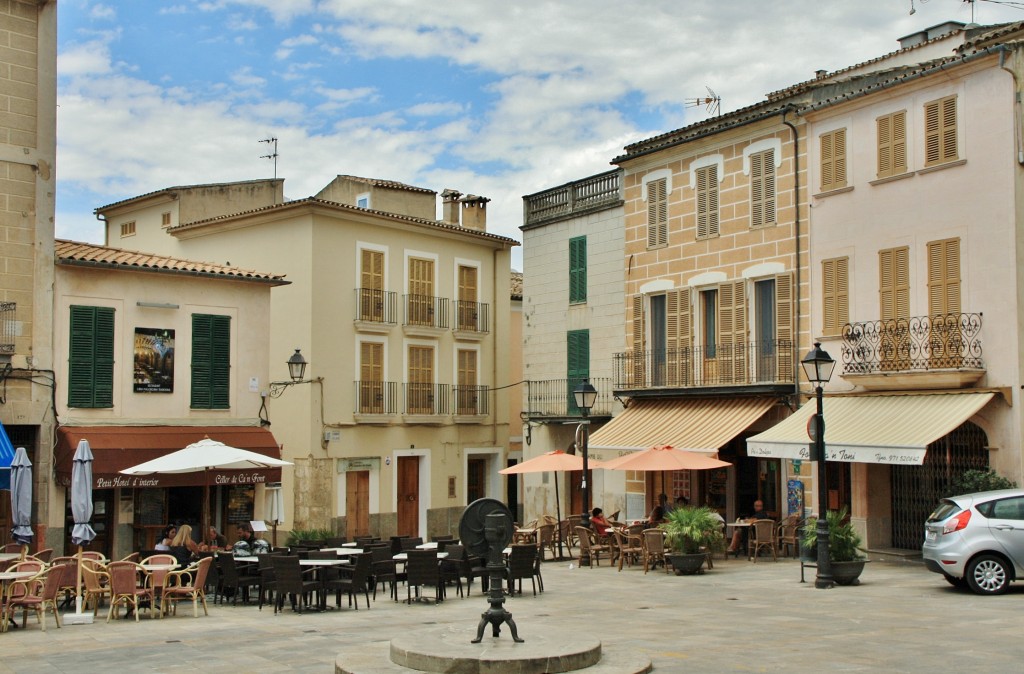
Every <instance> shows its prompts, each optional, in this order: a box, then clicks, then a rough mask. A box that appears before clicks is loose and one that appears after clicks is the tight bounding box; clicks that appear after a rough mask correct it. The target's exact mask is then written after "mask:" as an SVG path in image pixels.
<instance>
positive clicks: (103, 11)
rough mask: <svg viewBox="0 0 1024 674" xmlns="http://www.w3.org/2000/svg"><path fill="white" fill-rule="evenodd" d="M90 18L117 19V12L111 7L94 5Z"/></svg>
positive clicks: (90, 11)
mask: <svg viewBox="0 0 1024 674" xmlns="http://www.w3.org/2000/svg"><path fill="white" fill-rule="evenodd" d="M89 16H90V17H91V18H93V19H115V18H117V12H116V11H114V8H113V7H111V6H110V5H93V6H92V9H90V10H89Z"/></svg>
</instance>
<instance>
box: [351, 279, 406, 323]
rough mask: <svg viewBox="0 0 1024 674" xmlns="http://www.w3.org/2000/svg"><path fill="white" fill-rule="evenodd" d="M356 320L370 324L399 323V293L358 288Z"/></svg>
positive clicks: (356, 291)
mask: <svg viewBox="0 0 1024 674" xmlns="http://www.w3.org/2000/svg"><path fill="white" fill-rule="evenodd" d="M355 293H356V320H357V321H366V322H368V323H388V324H391V325H394V324H396V323H398V308H397V302H396V300H397V297H398V294H397V293H393V292H387V291H384V290H370V289H369V288H356V290H355Z"/></svg>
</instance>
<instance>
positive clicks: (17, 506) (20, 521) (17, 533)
mask: <svg viewBox="0 0 1024 674" xmlns="http://www.w3.org/2000/svg"><path fill="white" fill-rule="evenodd" d="M11 524H12V528H11V538H13V539H14V541H15V542H16V543H21V544H22V545H23V546H25V548H24V552H28V544H29V543H31V542H32V536H33V534H32V462H31V461H29V460H28V453H27V452H25V448H24V447H18V449H17V450H15V452H14V460H13V461H11ZM22 556H24V555H22Z"/></svg>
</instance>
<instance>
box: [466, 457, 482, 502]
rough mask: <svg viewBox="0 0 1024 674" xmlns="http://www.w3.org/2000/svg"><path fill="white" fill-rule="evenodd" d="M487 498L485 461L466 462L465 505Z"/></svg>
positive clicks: (472, 460)
mask: <svg viewBox="0 0 1024 674" xmlns="http://www.w3.org/2000/svg"><path fill="white" fill-rule="evenodd" d="M485 496H487V459H470V460H469V461H467V462H466V505H469V504H470V503H472V502H473V501H475V500H477V499H479V498H483V497H485Z"/></svg>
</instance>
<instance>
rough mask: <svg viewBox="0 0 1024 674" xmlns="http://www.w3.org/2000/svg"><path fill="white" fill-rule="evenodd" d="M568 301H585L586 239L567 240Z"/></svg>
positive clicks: (581, 237) (578, 237)
mask: <svg viewBox="0 0 1024 674" xmlns="http://www.w3.org/2000/svg"><path fill="white" fill-rule="evenodd" d="M569 301H570V302H586V301H587V237H585V236H577V237H575V238H572V239H569Z"/></svg>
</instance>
